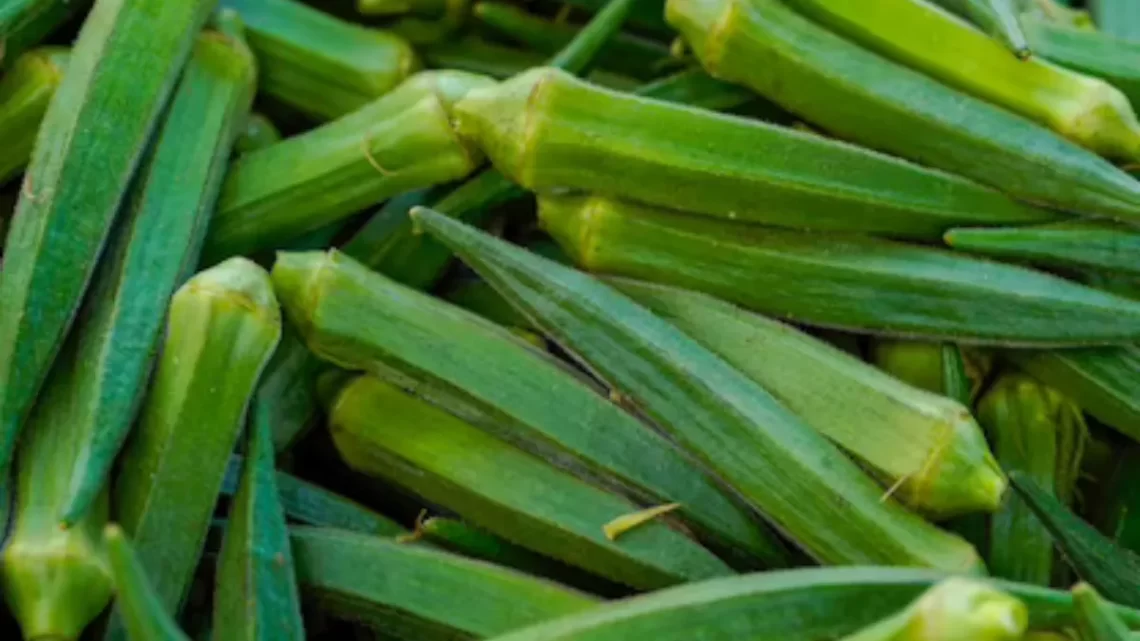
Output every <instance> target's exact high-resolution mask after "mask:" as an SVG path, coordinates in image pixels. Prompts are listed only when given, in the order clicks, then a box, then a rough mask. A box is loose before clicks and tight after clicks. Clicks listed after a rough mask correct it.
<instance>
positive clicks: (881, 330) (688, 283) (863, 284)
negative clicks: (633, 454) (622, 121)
mask: <svg viewBox="0 0 1140 641" xmlns="http://www.w3.org/2000/svg"><path fill="white" fill-rule="evenodd" d="M539 219H540V222H541V223H542V225H543V227H544V228H545V229H546V230H547V231H548V232H549V233H550V234H551V235H552V236H554V238H555V239H556V240H557V241H558V242H559V243H560V244H561V245H562V247H563V248H564V249H565V250H566V251H567V253H568V254H570V255H571V256H572V257H573V258H574V260H575V263H576V264H578V265H579V266H581V267H583V268H585V269H587V270H589V271H592V272H598V273H605V274H612V275H618V276H629V277H632V278H638V279H642V280H648V281H654V282H660V283H663V284H669V285H675V286H679V287H685V288H688V289H695V290H698V291H703V292H705V293H707V294H712V295H713V296H716V297H718V298H723V299H725V300H728V301H731V302H734V303H736V304H738V305H741V306H743V307H746V308H750V309H753V310H755V311H758V312H760V313H763V314H767V315H772V316H776V317H779V318H784V319H788V320H795V321H796V322H800V323H807V324H809V325H818V326H822V327H833V328H840V329H853V330H859V331H868V332H872V333H875V334H884V335H889V336H904V337H905V336H912V337H922V338H924V339H942V340H952V341H957V342H962V343H976V344H993V345H1018V346H1030V345H1048V346H1078V345H1082V344H1086V345H1095V344H1109V343H1121V342H1126V341H1128V340H1130V339H1132V338H1135V337H1136V335H1137V332H1140V322H1138V321H1140V303H1138V302H1136V301H1131V300H1128V299H1125V298H1121V297H1118V296H1113V295H1110V294H1106V293H1104V292H1100V291H1097V290H1095V289H1092V288H1089V287H1085V286H1083V285H1079V284H1076V283H1072V282H1069V281H1066V280H1063V279H1060V278H1057V277H1055V276H1052V275H1048V274H1045V273H1041V272H1035V271H1031V270H1028V269H1024V268H1021V267H1016V266H1013V265H1004V264H1001V263H995V262H990V261H984V260H980V259H975V258H971V257H968V256H964V255H961V254H958V253H955V252H949V251H945V250H941V249H935V248H932V247H922V246H917V245H904V244H901V243H896V242H892V241H888V240H882V239H877V238H870V237H867V236H862V235H854V234H823V233H805V232H798V231H791V230H781V229H774V228H767V227H760V226H745V225H740V224H737V223H733V222H729V221H717V220H712V219H708V218H695V217H689V216H685V215H682V214H678V213H675V212H671V211H668V210H664V209H660V208H653V207H647V206H642V205H637V204H634V203H630V202H625V201H618V200H613V199H609V198H606V197H602V196H579V195H554V194H549V195H542V196H540V198H539Z"/></svg>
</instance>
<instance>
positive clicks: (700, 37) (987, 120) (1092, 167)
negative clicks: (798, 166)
mask: <svg viewBox="0 0 1140 641" xmlns="http://www.w3.org/2000/svg"><path fill="white" fill-rule="evenodd" d="M840 4H841V3H840ZM860 6H861V5H860ZM666 13H667V18H668V19H669V21H670V23H671V24H673V25H674V26H675V27H677V29H678V30H679V31H680V32H681V33H682V35H684V37H685V39H686V40H687V41H688V42H689V44H690V45H691V46H692V48H693V51H694V52H695V53H696V55H697V57H698V58H699V59H700V60H701V63H702V65H703V66H704V67H705V69H706V70H707V71H708V72H709V73H710V74H711V75H712V76H714V77H716V78H720V79H721V80H727V81H729V82H737V83H740V84H743V85H745V86H748V87H750V88H751V89H753V90H755V91H756V92H757V93H759V94H761V95H763V96H766V97H767V98H769V99H770V100H772V101H773V102H775V103H777V104H779V105H780V106H782V107H784V108H785V109H787V110H788V111H790V112H792V113H794V114H797V115H799V116H800V117H802V118H804V119H806V120H807V121H808V122H810V123H812V124H814V125H817V126H819V127H822V128H823V129H824V130H826V131H828V132H830V133H832V134H834V135H837V136H839V137H841V138H843V139H846V140H850V141H852V142H855V143H858V144H862V145H866V146H868V147H871V148H874V149H879V150H882V151H886V152H888V153H892V154H895V155H897V156H901V157H904V158H909V159H911V160H913V161H916V162H918V163H919V164H922V165H926V166H930V167H936V168H939V169H943V170H947V171H950V172H954V173H957V174H960V175H962V176H965V177H967V178H973V179H975V180H977V181H979V182H981V183H985V184H989V185H993V186H994V187H996V188H997V189H1000V190H1002V191H1004V192H1006V193H1008V194H1011V195H1013V196H1016V197H1018V198H1021V199H1024V200H1026V201H1028V202H1032V203H1036V204H1041V205H1045V206H1051V207H1057V208H1060V209H1064V210H1069V211H1075V212H1080V213H1086V214H1092V215H1103V216H1113V217H1120V218H1131V219H1136V218H1137V217H1138V216H1140V183H1137V181H1135V180H1134V179H1133V178H1132V177H1131V176H1129V175H1128V174H1126V173H1125V172H1123V171H1121V170H1119V169H1117V168H1116V167H1113V166H1112V165H1111V164H1110V163H1108V162H1107V161H1105V160H1104V159H1102V158H1099V157H1097V156H1096V154H1094V153H1092V152H1091V151H1088V150H1085V149H1082V148H1081V147H1079V146H1077V145H1076V144H1075V143H1071V142H1069V141H1067V140H1065V139H1064V138H1062V137H1060V136H1058V135H1057V134H1054V133H1053V132H1051V131H1049V130H1048V129H1046V128H1045V127H1043V126H1041V125H1038V124H1036V123H1033V122H1031V121H1029V120H1027V119H1024V118H1021V117H1020V116H1017V115H1016V114H1013V113H1011V112H1009V111H1007V110H1005V109H1003V108H1001V107H998V106H996V105H991V104H989V103H986V102H985V101H983V100H980V99H978V98H974V97H972V96H969V95H967V94H965V93H962V92H959V91H957V90H956V89H953V88H951V87H949V86H946V85H944V84H942V83H940V82H939V81H937V80H936V79H934V78H931V77H928V76H926V75H924V74H922V73H920V72H918V71H915V70H910V69H907V68H905V67H903V66H901V65H898V64H896V63H894V62H891V61H890V60H888V59H886V58H884V57H881V56H879V55H878V54H876V53H874V52H871V51H869V50H867V49H864V48H862V47H861V46H859V45H858V44H857V43H854V42H851V41H848V40H845V39H844V38H842V37H841V36H839V35H837V34H834V33H831V32H830V31H828V30H827V29H826V28H824V27H822V26H820V25H817V24H815V23H813V22H811V21H810V20H809V19H807V18H806V17H804V16H801V15H799V14H797V13H796V12H795V11H793V10H792V9H791V8H790V7H788V6H786V5H785V3H784V2H783V1H782V0H672V1H670V2H668V3H667V5H666ZM947 56H948V57H949V59H954V53H953V52H949V53H947ZM1006 57H1008V58H1011V59H1012V56H1008V55H1007V56H1006ZM1012 62H1013V63H1016V62H1017V61H1016V60H1012ZM1015 75H1016V74H1015Z"/></svg>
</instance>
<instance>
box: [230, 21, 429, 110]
mask: <svg viewBox="0 0 1140 641" xmlns="http://www.w3.org/2000/svg"><path fill="white" fill-rule="evenodd" d="M220 4H221V6H223V7H227V8H231V9H234V10H236V11H237V12H238V13H240V14H241V17H242V21H243V22H244V23H245V25H246V30H247V34H248V37H249V44H250V47H251V48H252V49H253V51H254V53H256V54H257V59H258V63H259V65H260V69H259V71H260V75H259V84H260V87H261V91H263V92H264V93H266V94H267V95H270V96H273V97H274V98H277V99H278V100H280V101H282V102H284V103H285V104H288V105H290V106H293V107H295V108H297V109H299V110H301V111H302V112H303V113H305V114H307V115H309V116H312V117H315V118H320V119H322V120H329V119H332V118H339V117H340V116H343V115H345V114H347V113H350V112H352V111H355V110H357V109H359V108H361V107H363V106H364V105H366V104H368V103H370V102H372V101H373V100H375V99H377V98H379V97H380V96H382V95H384V94H386V93H388V92H389V91H391V90H392V89H395V88H396V87H397V86H398V85H399V84H400V83H401V82H403V80H404V79H405V78H407V77H408V75H409V74H411V73H412V72H414V71H415V70H416V69H417V68H418V67H419V59H418V58H417V57H416V54H415V52H414V51H413V50H412V46H411V45H410V44H408V42H407V41H406V40H404V39H403V38H401V37H400V36H397V35H396V34H393V33H389V32H386V31H381V30H378V29H370V28H368V27H364V26H361V25H358V24H353V23H350V22H346V21H343V20H340V19H338V18H336V17H333V16H331V15H328V14H326V13H324V12H322V11H320V10H318V9H316V8H313V7H310V6H308V5H306V4H304V3H302V2H299V1H296V0H220Z"/></svg>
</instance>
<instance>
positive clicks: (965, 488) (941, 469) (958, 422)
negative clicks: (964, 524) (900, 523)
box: [908, 403, 1009, 517]
mask: <svg viewBox="0 0 1140 641" xmlns="http://www.w3.org/2000/svg"><path fill="white" fill-rule="evenodd" d="M953 405H954V406H955V407H956V408H957V409H958V411H959V413H958V414H957V415H956V416H951V417H950V418H949V419H947V421H948V423H947V424H944V430H943V435H942V439H943V441H942V442H940V443H935V444H934V445H933V446H932V452H931V454H930V459H929V462H928V464H927V465H925V466H924V468H923V474H922V477H923V478H917V479H914V480H913V483H910V484H908V485H909V486H910V487H913V488H914V491H915V492H916V493H921V494H922V496H923V497H926V498H925V499H924V500H921V501H918V502H919V503H920V504H921V505H922V506H923V508H924V510H925V511H927V512H929V513H931V514H932V515H934V516H937V517H947V516H954V515H959V514H966V513H970V512H979V511H981V512H994V511H996V510H997V509H998V508H999V507H1000V506H1001V503H1002V499H1003V497H1004V496H1005V492H1006V489H1007V488H1008V486H1009V482H1008V480H1007V479H1006V477H1005V474H1004V473H1003V472H1002V470H1001V467H1000V466H999V465H998V464H997V461H996V460H994V456H993V454H992V453H991V452H990V448H989V445H987V443H986V439H985V435H984V434H983V433H982V429H981V428H980V427H979V426H978V424H977V422H976V421H975V420H974V419H973V417H972V416H971V415H970V413H969V411H968V410H967V409H966V408H964V407H961V406H959V405H958V404H957V403H954V404H953ZM934 497H939V499H938V500H935V499H934ZM909 498H911V499H912V501H911V502H914V501H913V499H916V498H918V497H909Z"/></svg>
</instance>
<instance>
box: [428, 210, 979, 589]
mask: <svg viewBox="0 0 1140 641" xmlns="http://www.w3.org/2000/svg"><path fill="white" fill-rule="evenodd" d="M413 216H414V217H415V218H416V220H417V222H418V223H419V224H421V225H423V227H424V228H425V229H426V230H427V231H428V232H429V233H431V234H432V235H433V236H435V237H437V238H439V239H440V240H442V241H443V242H444V243H446V244H447V245H448V246H449V247H451V249H452V250H454V251H455V252H456V254H457V255H458V256H459V257H460V258H461V259H463V260H464V261H465V262H466V263H467V264H468V265H470V266H471V267H472V268H474V269H475V271H476V272H478V273H479V275H480V276H481V277H483V278H484V279H485V280H487V282H489V283H491V284H492V285H493V286H495V288H496V289H497V290H499V293H500V294H502V295H503V296H504V297H505V298H507V300H509V301H510V302H511V303H512V304H513V305H515V306H516V307H518V308H519V309H520V310H521V311H523V312H524V313H525V314H526V315H527V316H529V317H531V318H532V319H533V320H534V321H535V323H536V324H537V325H538V326H540V327H541V328H542V329H543V330H545V332H546V333H547V334H548V335H551V336H553V337H554V338H555V339H556V340H558V341H559V342H560V343H561V344H562V345H563V346H564V347H565V348H566V349H567V350H568V351H569V352H570V353H572V354H574V355H575V356H576V358H578V359H579V360H580V361H581V362H583V363H584V364H585V365H586V367H587V368H588V369H589V370H590V371H592V372H595V373H596V374H597V375H598V376H599V377H600V378H602V379H603V380H606V381H607V382H608V384H609V385H610V386H611V387H612V388H613V389H614V390H615V391H616V392H617V393H618V394H619V395H620V396H621V397H622V398H625V399H628V401H629V402H630V403H631V404H632V405H633V406H635V407H637V408H638V409H639V410H641V411H642V412H644V413H645V414H646V415H647V416H648V417H649V418H651V419H652V420H653V421H654V423H655V424H656V425H657V426H658V427H659V428H660V429H662V430H665V431H666V432H667V433H668V434H669V435H670V436H671V437H672V438H673V439H674V440H676V441H677V442H678V443H679V444H680V445H682V446H683V447H685V448H686V449H687V450H689V451H690V452H691V453H693V454H694V455H695V456H696V457H697V458H698V459H700V460H701V461H702V462H704V464H705V465H707V466H708V467H709V468H710V469H711V470H713V471H714V472H715V473H716V474H717V475H718V477H719V478H721V479H723V480H724V481H725V482H726V483H727V484H728V485H729V486H730V487H732V488H733V489H734V490H736V491H737V492H738V493H739V494H740V495H741V497H742V498H744V499H745V500H747V501H749V502H750V503H751V504H752V505H754V506H755V507H756V508H757V509H758V510H759V511H760V512H762V513H763V514H764V515H765V516H766V517H767V518H768V519H769V520H770V521H771V522H772V523H774V524H775V525H776V526H777V527H778V528H779V529H780V530H781V531H782V532H783V533H784V534H786V535H787V536H788V537H790V538H791V539H792V540H793V541H794V542H795V543H797V544H798V545H799V546H800V547H801V548H802V549H804V550H806V551H807V552H808V553H810V554H811V555H812V556H813V557H815V558H816V559H817V560H819V561H821V562H823V563H828V564H875V563H882V564H897V565H918V566H927V567H935V568H942V569H946V570H949V571H954V572H977V571H979V570H980V569H981V568H980V561H979V560H978V557H977V554H976V552H975V551H974V550H973V548H971V547H970V546H969V545H968V544H966V543H965V542H964V541H961V540H960V539H958V538H956V537H953V536H951V535H949V534H946V533H944V532H941V531H940V530H938V529H936V528H934V527H933V526H931V525H930V524H929V523H927V522H926V521H924V520H922V519H921V518H919V517H918V516H916V515H914V514H912V513H910V512H907V511H906V510H904V509H903V508H902V507H900V506H899V505H898V504H897V503H896V502H894V501H893V500H891V499H890V497H884V495H883V491H882V489H881V488H880V487H879V486H878V485H876V484H875V483H874V482H873V481H872V480H871V479H870V478H869V477H868V476H866V475H865V474H864V473H863V471H862V470H860V469H859V468H858V467H857V466H856V465H855V464H854V463H853V462H851V461H850V460H849V459H847V458H846V457H845V456H844V455H843V454H842V453H841V452H840V451H839V450H838V449H837V448H836V447H835V446H834V445H832V444H831V443H830V442H828V441H827V440H826V439H825V438H824V437H823V436H822V435H820V434H818V433H816V432H815V431H814V430H812V429H811V428H809V427H808V426H807V425H805V424H804V423H803V422H801V421H800V419H798V418H797V417H796V416H795V415H793V414H792V413H791V412H790V411H788V410H787V409H785V408H784V407H783V406H782V405H780V404H779V403H778V402H777V400H776V399H775V398H773V397H772V396H770V395H769V394H768V393H767V392H766V391H765V390H764V389H763V388H761V387H759V386H758V385H756V384H755V383H754V382H753V381H751V380H749V379H748V378H746V377H745V376H744V375H743V374H741V373H740V372H739V371H737V370H735V369H734V368H732V367H731V366H729V365H728V364H727V363H726V362H725V361H724V360H722V359H721V358H720V357H718V356H716V355H714V354H712V353H711V352H709V351H707V350H706V349H705V348H703V347H702V346H701V345H699V344H698V343H696V342H694V341H693V340H692V339H691V338H689V337H687V336H686V335H684V334H682V333H681V332H680V330H678V329H676V328H675V327H673V326H672V325H670V324H668V323H667V322H666V321H664V320H663V319H661V318H659V317H657V316H655V315H654V314H653V313H652V312H650V311H649V310H647V309H645V308H643V307H640V306H638V305H636V304H635V303H634V302H633V301H631V300H630V299H629V298H626V297H625V296H623V295H621V294H619V293H618V292H616V291H614V290H613V289H610V288H609V287H607V286H606V285H604V284H602V283H600V282H599V281H597V280H594V279H593V278H591V277H590V276H588V275H586V274H582V273H579V272H576V271H574V270H572V269H570V268H569V267H564V266H562V265H559V264H557V263H554V262H552V261H548V260H546V259H544V258H540V257H538V256H535V255H533V254H530V253H529V252H526V251H525V250H522V249H519V248H516V247H514V246H511V245H509V244H507V243H505V242H503V241H500V240H498V239H495V238H492V237H490V236H487V235H485V234H483V233H481V232H478V231H476V230H474V229H471V228H469V227H465V226H463V225H462V224H461V223H458V222H455V221H452V220H450V219H448V218H446V217H444V216H441V215H439V214H437V213H434V212H431V211H430V210H424V209H418V210H415V211H414V212H413ZM646 372H651V373H652V375H651V376H650V375H647V374H646ZM837 509H842V510H843V513H844V518H843V521H842V522H840V523H837V522H836V521H835V519H834V515H835V510H837Z"/></svg>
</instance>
